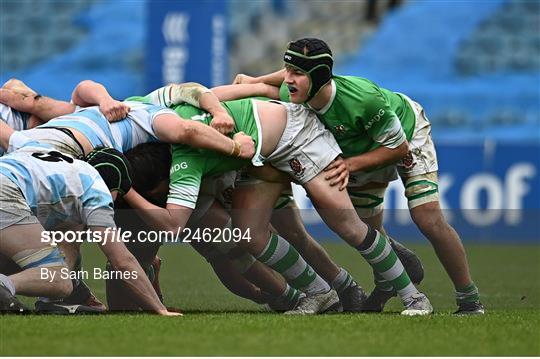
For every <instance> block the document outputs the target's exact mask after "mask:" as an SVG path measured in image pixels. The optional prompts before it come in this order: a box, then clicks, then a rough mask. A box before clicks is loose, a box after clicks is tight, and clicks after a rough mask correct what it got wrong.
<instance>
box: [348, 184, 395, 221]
mask: <svg viewBox="0 0 540 359" xmlns="http://www.w3.org/2000/svg"><path fill="white" fill-rule="evenodd" d="M348 192H349V197H350V198H351V202H352V204H353V206H354V208H355V209H356V212H357V213H358V215H359V216H360V217H361V218H370V217H373V216H376V215H378V214H379V213H381V212H382V210H383V209H384V193H385V192H386V187H382V188H372V189H363V190H355V189H354V188H349V189H348Z"/></svg>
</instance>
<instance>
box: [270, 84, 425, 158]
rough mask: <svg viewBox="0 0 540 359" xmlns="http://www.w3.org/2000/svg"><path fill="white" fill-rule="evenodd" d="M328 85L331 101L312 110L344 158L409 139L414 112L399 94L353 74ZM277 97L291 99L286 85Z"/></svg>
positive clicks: (394, 146) (411, 132)
mask: <svg viewBox="0 0 540 359" xmlns="http://www.w3.org/2000/svg"><path fill="white" fill-rule="evenodd" d="M331 85H332V97H331V99H330V101H329V102H328V104H327V105H326V106H325V107H324V108H322V109H320V110H319V111H316V110H315V112H316V113H317V115H318V117H319V119H320V120H321V121H322V122H323V123H324V125H325V126H326V128H328V130H329V131H330V132H332V134H333V135H334V137H335V138H336V140H337V142H338V144H339V146H340V147H341V150H342V151H343V155H344V157H352V156H356V155H359V154H362V153H366V152H369V151H372V150H374V149H376V148H378V147H380V146H385V147H389V148H396V147H397V146H399V145H400V144H402V143H403V142H404V141H405V140H406V139H407V140H410V139H411V138H412V135H413V131H414V126H415V121H416V119H415V115H414V112H413V110H412V108H411V107H410V105H409V104H408V102H407V101H406V100H405V98H404V97H403V96H401V95H400V94H397V93H394V92H392V91H389V90H386V89H384V88H381V87H379V86H377V85H376V84H374V83H373V82H371V81H369V80H367V79H364V78H361V77H355V76H333V78H332V82H331ZM280 97H281V99H282V100H283V101H289V99H290V97H289V91H288V89H287V86H286V85H285V84H283V85H282V86H281V88H280Z"/></svg>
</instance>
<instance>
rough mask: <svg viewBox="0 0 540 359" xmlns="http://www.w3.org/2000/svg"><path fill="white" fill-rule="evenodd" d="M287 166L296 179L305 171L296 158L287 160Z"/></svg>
mask: <svg viewBox="0 0 540 359" xmlns="http://www.w3.org/2000/svg"><path fill="white" fill-rule="evenodd" d="M289 166H290V167H291V169H292V171H293V174H294V175H295V176H296V177H302V176H303V175H304V171H305V170H306V169H305V168H304V166H302V163H300V161H299V160H298V158H293V159H292V160H289Z"/></svg>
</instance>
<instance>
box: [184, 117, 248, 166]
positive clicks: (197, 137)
mask: <svg viewBox="0 0 540 359" xmlns="http://www.w3.org/2000/svg"><path fill="white" fill-rule="evenodd" d="M182 124H183V125H184V128H183V129H181V133H180V134H178V137H177V141H174V142H176V143H183V144H186V145H188V146H191V147H195V148H203V149H207V150H211V151H216V152H219V153H222V154H224V155H227V156H235V157H236V156H239V155H240V150H241V148H240V147H239V144H238V142H236V141H234V140H232V139H230V138H229V137H227V136H225V135H222V134H221V133H219V132H218V131H216V130H215V129H213V128H212V127H210V126H207V125H205V124H202V123H200V122H196V121H183V122H182Z"/></svg>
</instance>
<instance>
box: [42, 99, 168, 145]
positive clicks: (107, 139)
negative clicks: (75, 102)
mask: <svg viewBox="0 0 540 359" xmlns="http://www.w3.org/2000/svg"><path fill="white" fill-rule="evenodd" d="M125 103H126V104H127V105H128V106H129V107H130V109H131V110H130V111H129V114H128V116H127V117H126V118H125V119H123V120H120V121H117V122H114V123H109V122H108V121H107V119H106V118H105V116H103V114H102V113H101V112H100V111H99V106H92V107H86V108H81V109H80V110H78V111H76V112H74V113H72V114H69V115H64V116H60V117H57V118H54V119H52V120H50V121H49V122H47V123H46V124H43V125H41V126H39V127H42V128H43V127H68V128H73V129H75V130H77V131H79V132H81V133H82V134H83V135H85V136H86V137H87V138H88V140H89V141H90V143H91V144H92V146H94V147H99V146H105V147H113V148H115V149H117V150H118V151H120V152H126V151H129V150H130V149H132V148H133V147H135V146H137V145H139V144H141V143H148V142H156V141H158V139H157V137H156V135H155V133H154V128H153V123H154V119H155V118H156V117H157V116H159V115H163V114H174V115H175V116H176V113H175V112H174V111H173V110H170V109H168V108H165V107H162V106H156V105H150V104H144V103H140V102H132V101H125Z"/></svg>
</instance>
